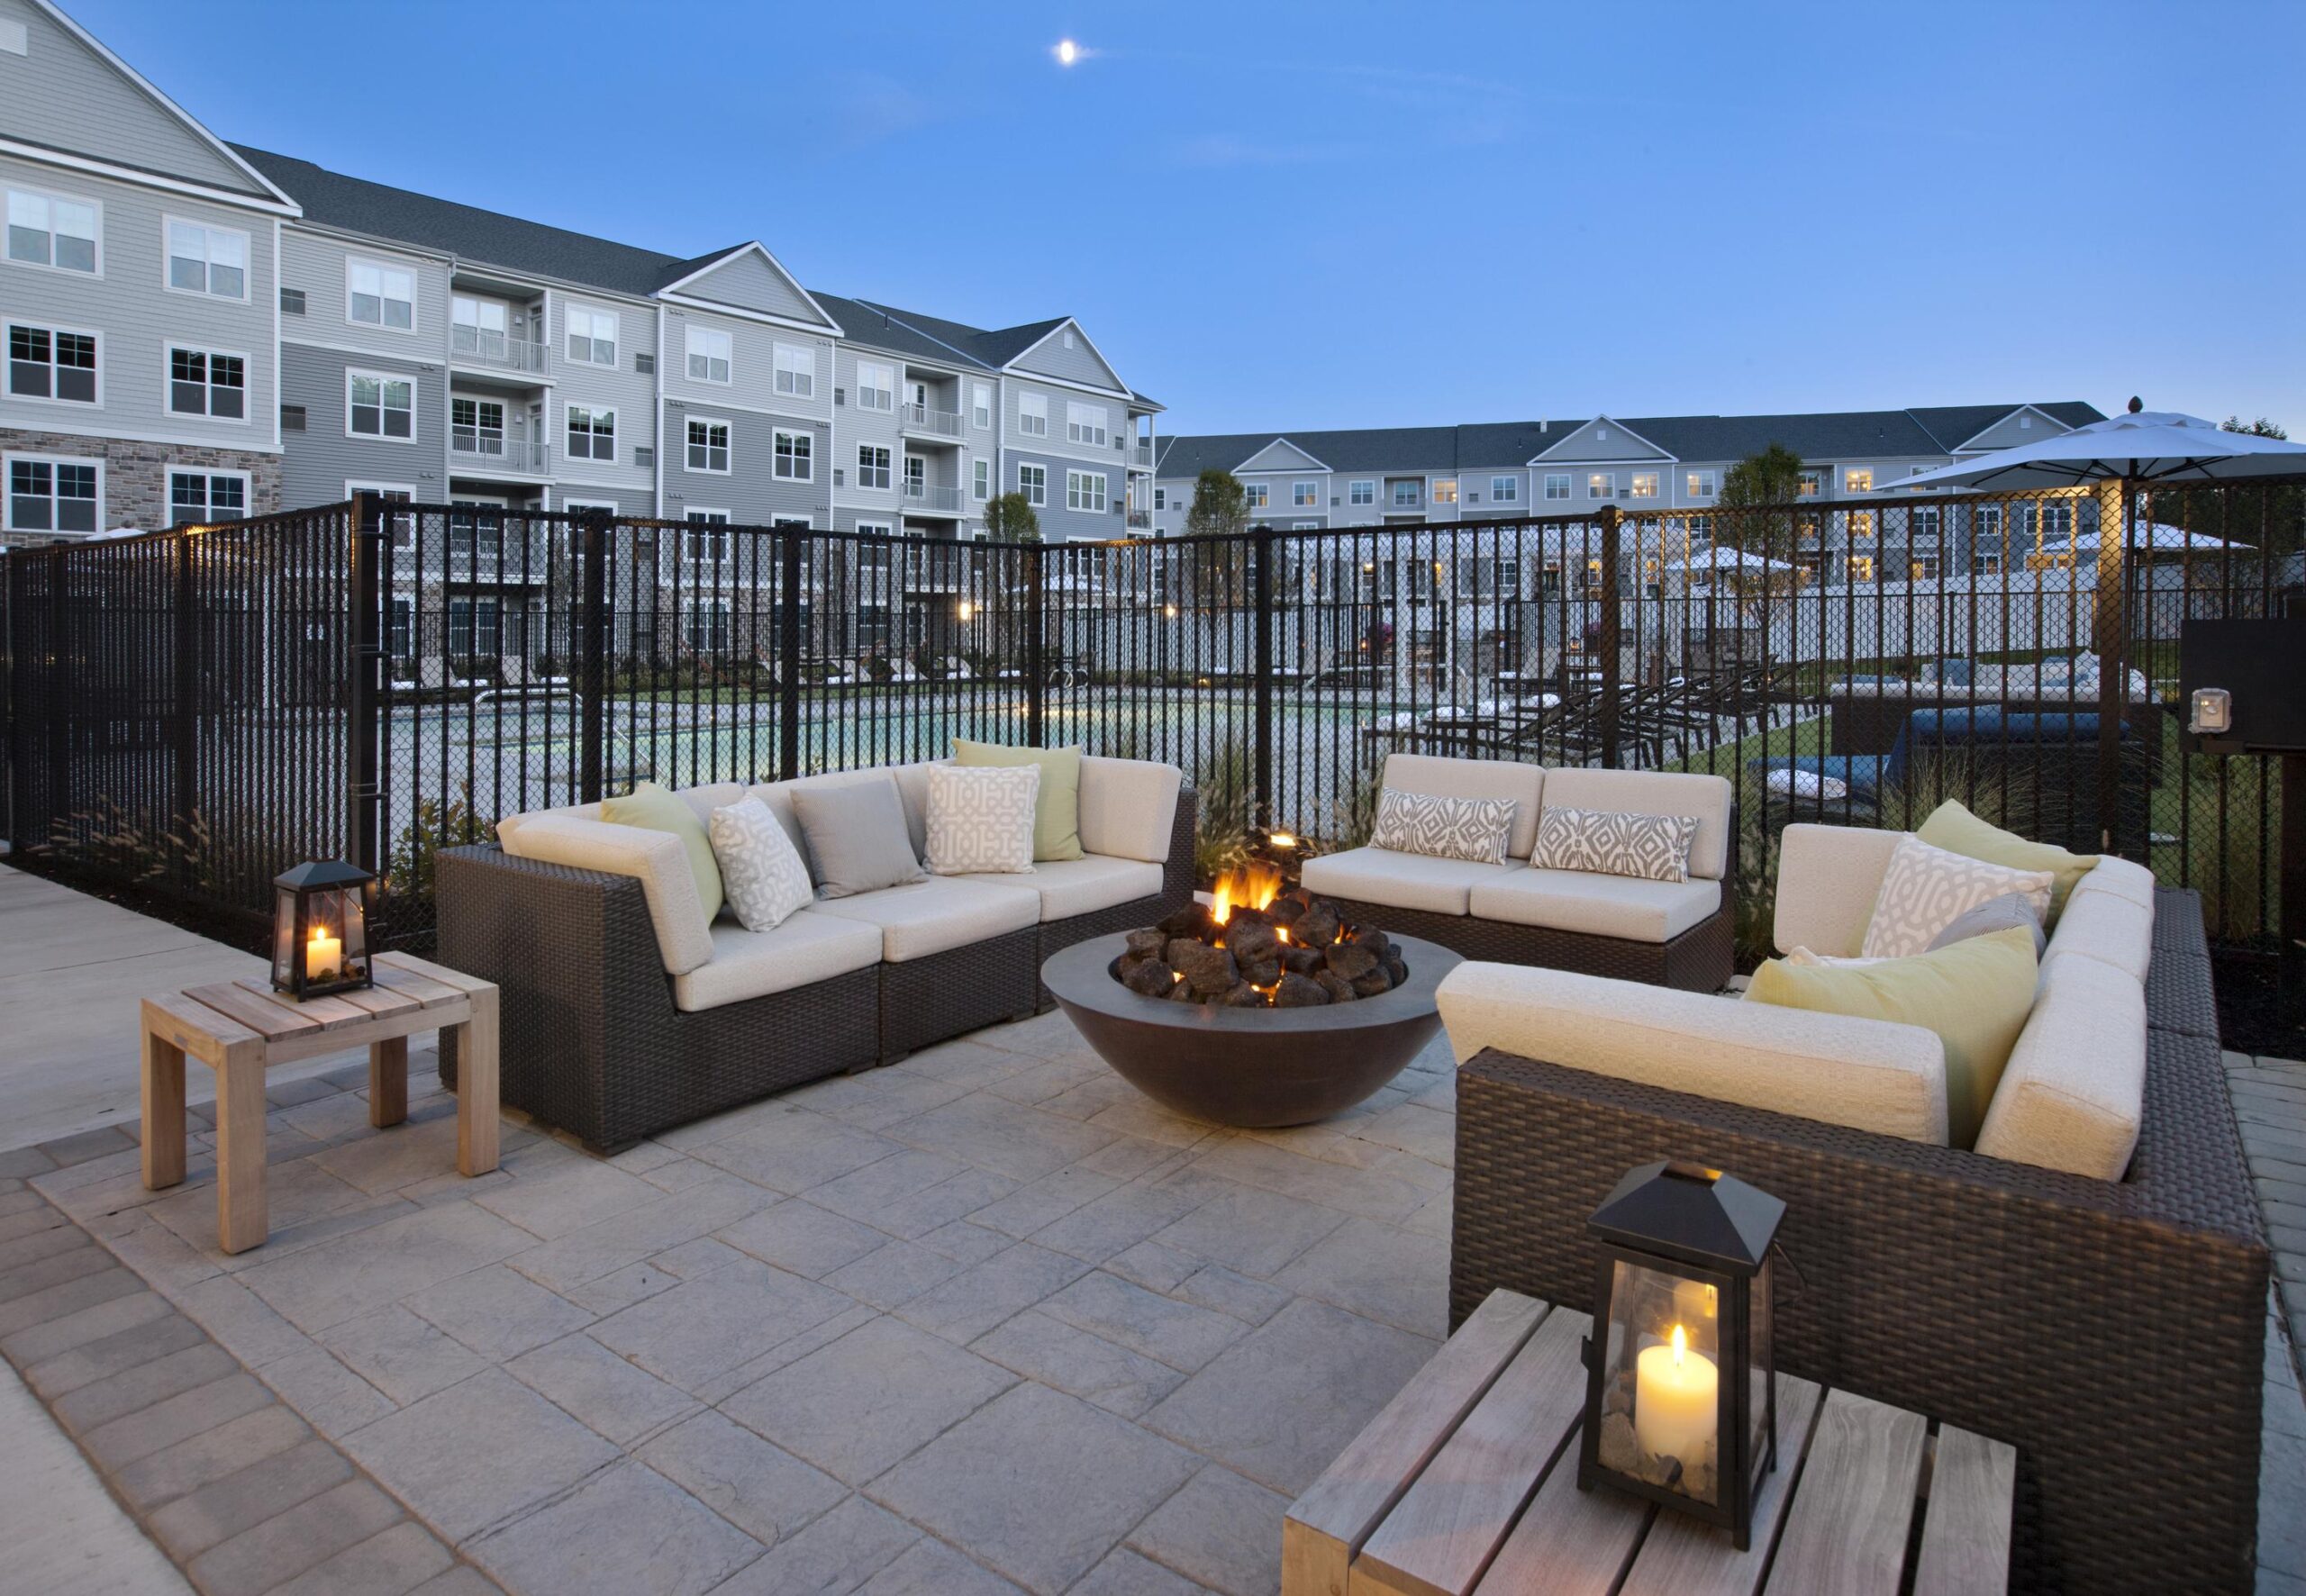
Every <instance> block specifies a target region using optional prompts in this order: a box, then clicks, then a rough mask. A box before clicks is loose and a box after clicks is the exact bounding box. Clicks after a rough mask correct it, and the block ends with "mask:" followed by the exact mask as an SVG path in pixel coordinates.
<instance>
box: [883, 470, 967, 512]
mask: <svg viewBox="0 0 2306 1596" xmlns="http://www.w3.org/2000/svg"><path fill="white" fill-rule="evenodd" d="M897 493H898V495H899V496H900V497H901V498H903V500H904V502H905V504H906V506H907V507H908V508H910V509H914V510H947V511H958V510H959V509H960V507H961V490H960V489H958V488H957V487H939V486H938V485H936V484H935V483H933V482H915V481H914V480H913V479H912V477H910V476H908V477H906V478H905V479H904V480H903V482H902V483H900V484H899V485H898V486H897Z"/></svg>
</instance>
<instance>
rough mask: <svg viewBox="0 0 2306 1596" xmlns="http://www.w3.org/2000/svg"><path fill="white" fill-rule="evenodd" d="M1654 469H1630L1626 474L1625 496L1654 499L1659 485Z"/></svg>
mask: <svg viewBox="0 0 2306 1596" xmlns="http://www.w3.org/2000/svg"><path fill="white" fill-rule="evenodd" d="M1657 478H1658V473H1657V472H1655V471H1630V472H1628V473H1627V474H1626V479H1625V496H1626V497H1627V498H1629V499H1654V498H1656V497H1657V489H1658V487H1659V486H1660V484H1659V482H1658V480H1657Z"/></svg>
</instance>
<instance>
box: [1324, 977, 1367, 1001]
mask: <svg viewBox="0 0 2306 1596" xmlns="http://www.w3.org/2000/svg"><path fill="white" fill-rule="evenodd" d="M1313 980H1314V981H1315V982H1316V983H1317V984H1319V985H1320V986H1321V990H1322V991H1323V992H1326V993H1329V994H1330V1002H1333V1003H1349V1002H1352V1001H1353V1000H1354V999H1355V998H1357V997H1358V996H1360V995H1361V994H1360V993H1357V992H1355V991H1354V990H1353V983H1352V982H1350V981H1348V980H1347V979H1346V978H1345V977H1344V976H1342V975H1339V974H1338V973H1337V972H1336V971H1335V970H1316V971H1314V972H1313Z"/></svg>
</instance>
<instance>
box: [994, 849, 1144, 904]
mask: <svg viewBox="0 0 2306 1596" xmlns="http://www.w3.org/2000/svg"><path fill="white" fill-rule="evenodd" d="M952 879H953V880H956V881H976V882H983V883H984V884H986V885H988V886H1004V885H1005V886H1011V887H1014V888H1020V889H1022V890H1025V891H1029V892H1032V893H1037V894H1038V895H1039V896H1040V901H1041V919H1042V920H1067V919H1069V918H1071V917H1072V916H1074V915H1076V914H1092V913H1094V912H1095V911H1098V910H1100V909H1112V908H1115V907H1117V906H1118V905H1120V904H1122V903H1126V902H1130V900H1131V899H1134V898H1149V897H1151V896H1153V894H1155V893H1158V892H1159V891H1160V890H1161V866H1158V865H1150V864H1148V863H1146V862H1145V861H1144V860H1143V859H1109V858H1106V857H1104V856H1103V855H1102V854H1084V855H1083V856H1082V857H1079V858H1077V859H1045V860H1043V861H1042V862H1041V863H1040V864H1038V865H1035V866H1033V870H1032V874H1031V875H990V874H988V875H957V876H954V877H953V878H952Z"/></svg>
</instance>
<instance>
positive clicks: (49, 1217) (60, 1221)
mask: <svg viewBox="0 0 2306 1596" xmlns="http://www.w3.org/2000/svg"><path fill="white" fill-rule="evenodd" d="M17 1195H19V1196H24V1197H30V1198H32V1202H28V1203H23V1204H21V1205H19V1206H18V1207H17V1208H16V1209H15V1210H14V1211H12V1212H10V1213H8V1214H5V1215H0V1241H14V1240H17V1239H19V1238H23V1237H26V1236H35V1235H38V1234H39V1233H40V1232H41V1231H42V1230H54V1229H59V1228H60V1227H62V1226H66V1225H69V1224H70V1223H71V1222H72V1220H71V1217H70V1216H69V1215H68V1214H67V1213H65V1212H64V1211H62V1210H60V1209H56V1208H50V1206H49V1205H48V1204H47V1203H45V1202H41V1200H40V1196H39V1193H37V1192H19V1193H17Z"/></svg>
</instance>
